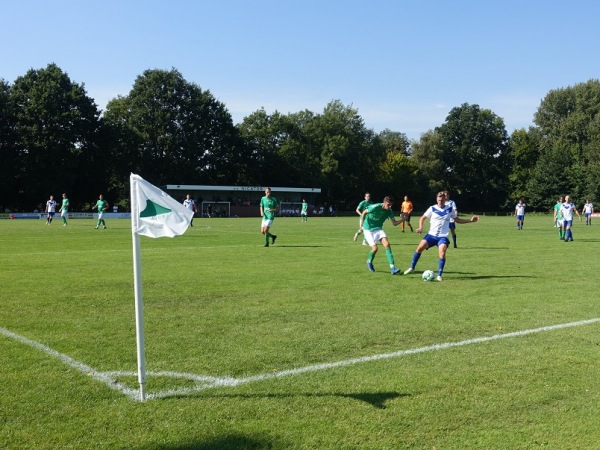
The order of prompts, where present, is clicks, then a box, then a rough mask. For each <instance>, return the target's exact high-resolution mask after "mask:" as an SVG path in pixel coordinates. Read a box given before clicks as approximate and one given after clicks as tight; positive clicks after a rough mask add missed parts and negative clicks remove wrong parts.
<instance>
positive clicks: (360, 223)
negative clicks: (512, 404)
mask: <svg viewBox="0 0 600 450" xmlns="http://www.w3.org/2000/svg"><path fill="white" fill-rule="evenodd" d="M368 213H369V210H368V209H365V210H364V211H363V212H361V213H360V222H359V226H358V228H359V229H360V230H361V231H362V229H363V223H365V217H367V214H368Z"/></svg>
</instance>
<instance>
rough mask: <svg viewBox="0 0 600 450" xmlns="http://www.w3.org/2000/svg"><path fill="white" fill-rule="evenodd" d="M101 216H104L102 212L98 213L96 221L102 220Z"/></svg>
mask: <svg viewBox="0 0 600 450" xmlns="http://www.w3.org/2000/svg"><path fill="white" fill-rule="evenodd" d="M103 216H104V211H100V212H99V213H98V220H100V219H102V217H103Z"/></svg>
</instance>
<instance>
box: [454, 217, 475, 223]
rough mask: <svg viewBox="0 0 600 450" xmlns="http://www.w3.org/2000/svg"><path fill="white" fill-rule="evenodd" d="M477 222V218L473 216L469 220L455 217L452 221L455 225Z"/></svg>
mask: <svg viewBox="0 0 600 450" xmlns="http://www.w3.org/2000/svg"><path fill="white" fill-rule="evenodd" d="M478 220H479V216H473V217H471V218H470V219H461V218H460V217H455V218H454V221H455V222H456V223H473V222H477V221H478Z"/></svg>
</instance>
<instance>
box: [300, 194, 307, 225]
mask: <svg viewBox="0 0 600 450" xmlns="http://www.w3.org/2000/svg"><path fill="white" fill-rule="evenodd" d="M300 217H302V222H308V203H306V199H304V198H303V199H302V210H301V211H300Z"/></svg>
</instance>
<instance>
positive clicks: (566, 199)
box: [565, 195, 571, 203]
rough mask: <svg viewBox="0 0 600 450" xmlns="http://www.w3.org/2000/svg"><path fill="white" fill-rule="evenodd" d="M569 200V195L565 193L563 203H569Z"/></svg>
mask: <svg viewBox="0 0 600 450" xmlns="http://www.w3.org/2000/svg"><path fill="white" fill-rule="evenodd" d="M570 200H571V196H569V195H565V203H569V201H570Z"/></svg>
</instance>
